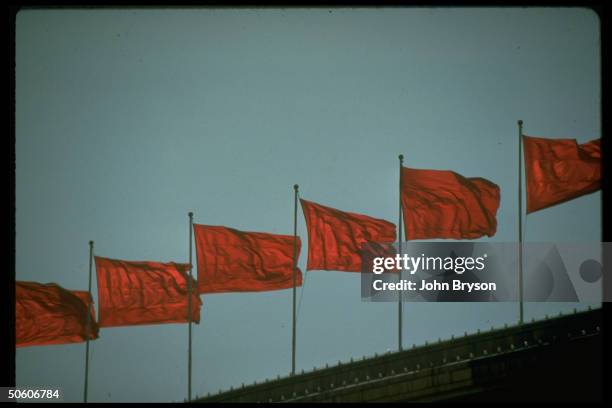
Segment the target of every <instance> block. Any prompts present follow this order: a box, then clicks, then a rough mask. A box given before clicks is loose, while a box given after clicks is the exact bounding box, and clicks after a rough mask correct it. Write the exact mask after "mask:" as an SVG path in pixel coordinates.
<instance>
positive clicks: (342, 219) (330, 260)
mask: <svg viewBox="0 0 612 408" xmlns="http://www.w3.org/2000/svg"><path fill="white" fill-rule="evenodd" d="M300 203H301V204H302V210H303V211H304V217H305V218H306V226H307V228H308V266H307V269H308V270H312V269H320V270H335V271H350V272H360V271H361V255H362V254H361V253H360V251H361V249H362V245H363V244H364V243H366V242H375V243H391V242H395V238H396V233H395V225H393V224H392V223H390V222H388V221H385V220H381V219H378V218H372V217H369V216H367V215H362V214H355V213H350V212H344V211H340V210H337V209H335V208H331V207H325V206H323V205H321V204H317V203H313V202H311V201H306V200H302V199H300Z"/></svg>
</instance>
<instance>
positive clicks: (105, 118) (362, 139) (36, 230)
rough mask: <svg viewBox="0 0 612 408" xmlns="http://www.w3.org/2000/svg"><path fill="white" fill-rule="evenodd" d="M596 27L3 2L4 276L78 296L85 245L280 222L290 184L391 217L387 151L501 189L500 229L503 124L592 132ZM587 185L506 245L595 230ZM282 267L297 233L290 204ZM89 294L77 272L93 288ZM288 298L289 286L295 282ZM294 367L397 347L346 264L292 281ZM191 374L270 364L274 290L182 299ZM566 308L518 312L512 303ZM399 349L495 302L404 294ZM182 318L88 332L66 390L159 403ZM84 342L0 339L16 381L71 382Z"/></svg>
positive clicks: (551, 18) (148, 242)
mask: <svg viewBox="0 0 612 408" xmlns="http://www.w3.org/2000/svg"><path fill="white" fill-rule="evenodd" d="M599 47H600V43H599V21H598V18H597V16H596V14H595V13H593V12H592V11H589V10H587V9H580V8H573V9H569V8H565V9H564V8H546V9H544V8H516V9H513V8H500V9H495V8H486V9H484V8H483V9H477V8H461V9H444V8H438V9H427V8H415V9H399V8H392V9H384V8H383V9H374V8H372V9H331V10H328V9H311V10H307V9H285V10H274V9H236V10H231V9H220V10H214V9H184V10H167V9H166V10H154V9H142V10H138V9H134V10H130V9H121V10H110V9H105V10H95V9H84V10H66V9H56V10H25V11H22V12H20V13H19V14H18V15H17V25H16V122H15V124H16V194H17V195H16V233H17V236H16V279H17V280H32V281H38V282H43V283H47V282H55V283H58V284H60V285H62V286H63V287H65V288H68V289H85V290H86V289H87V280H88V278H87V268H88V256H89V254H88V241H89V240H94V241H95V253H96V254H97V255H100V256H105V257H110V258H119V259H125V260H155V261H176V262H186V261H187V260H188V217H187V213H188V211H194V213H195V216H194V221H195V222H196V223H202V224H212V225H225V226H228V227H233V228H237V229H242V230H247V231H264V232H271V233H279V234H291V233H292V232H293V184H295V183H298V184H299V185H300V192H301V195H302V197H303V198H305V199H307V200H312V201H316V202H319V203H321V204H323V205H328V206H331V207H335V208H339V209H342V210H345V211H352V212H359V213H364V214H368V215H371V216H374V217H378V218H384V219H387V220H389V221H391V222H394V223H396V222H397V211H398V209H397V206H398V192H397V185H398V161H397V155H398V154H399V153H403V154H404V156H405V165H406V166H409V167H417V168H434V169H450V170H454V171H457V172H459V173H461V174H462V175H464V176H467V177H474V176H479V177H486V178H487V179H489V180H491V181H493V182H495V183H497V184H498V185H499V186H500V187H501V205H500V208H499V211H498V213H497V219H498V230H497V234H496V235H495V236H494V237H492V238H486V239H485V240H487V241H491V242H496V241H497V242H507V241H516V240H517V198H516V197H517V161H518V156H517V125H516V121H517V120H518V119H523V120H524V121H525V128H524V131H525V133H526V134H528V135H532V136H543V137H558V138H561V137H570V138H577V139H578V141H579V142H585V141H587V140H591V139H594V138H597V137H600V136H601V135H600V132H601V129H600V119H601V118H600V102H601V99H600V56H599ZM600 200H601V196H600V193H599V192H598V193H595V194H591V195H588V196H585V197H581V198H579V199H576V200H573V201H570V202H567V203H564V204H562V205H559V206H556V207H553V208H550V209H546V210H543V211H539V212H536V213H533V214H531V215H529V217H528V218H527V222H526V227H525V234H526V238H525V239H526V241H569V242H572V241H575V242H584V241H593V242H595V241H599V240H600V234H601V218H600V211H601V204H600ZM298 234H299V235H300V236H301V238H302V243H303V245H302V252H301V254H300V262H299V265H300V267H301V268H302V270H305V266H306V258H307V249H308V248H307V236H306V229H305V223H304V219H303V217H302V214H301V212H300V213H299V215H298ZM93 295H94V300H96V302H97V287H96V285H95V275H94V286H93ZM301 296H303V297H301ZM300 297H301V307H300V309H299V314H298V325H297V333H298V339H297V369H298V371H300V370H302V369H305V370H311V369H312V368H313V366H323V365H325V363H330V364H331V363H336V362H337V361H338V360H343V361H344V360H348V359H350V358H351V357H359V358H360V357H361V356H362V355H373V354H374V353H375V352H377V353H381V352H385V351H386V350H389V349H390V350H395V349H396V347H397V305H396V304H383V303H367V302H362V301H361V298H360V279H359V275H358V274H352V273H342V272H325V271H312V272H308V273H307V274H306V275H305V285H304V286H303V287H302V288H301V289H299V290H298V300H299V299H300ZM202 301H203V306H202V320H201V323H200V324H199V325H195V326H194V333H193V390H194V394H199V395H205V394H206V393H207V392H211V393H213V392H217V391H218V390H219V389H220V388H223V389H227V388H229V387H230V386H234V387H235V386H240V384H241V383H242V382H244V383H251V382H253V381H261V380H263V379H265V378H266V377H268V378H272V377H276V376H277V375H279V374H280V375H283V376H284V375H286V374H287V373H288V372H289V371H290V368H291V290H282V291H276V292H262V293H236V294H214V295H206V296H202ZM574 307H584V305H576V304H539V305H526V317H527V318H528V319H531V318H532V317H536V318H537V317H542V316H544V314H546V313H558V312H559V311H560V310H565V311H567V310H571V309H572V308H574ZM404 316H405V320H404V333H403V335H404V346H405V347H410V346H411V345H412V344H413V343H416V344H422V343H424V342H425V341H426V340H430V341H431V340H437V339H438V338H439V337H441V338H448V337H450V336H451V334H454V335H460V334H463V332H464V331H468V332H472V331H476V330H477V329H478V328H481V329H484V328H489V327H490V326H492V325H494V326H496V327H497V326H503V324H504V323H508V324H512V323H514V322H516V320H517V316H518V306H517V305H516V304H515V303H501V304H493V303H490V304H482V303H479V304H450V303H446V304H444V303H441V304H430V303H407V304H405V306H404ZM186 347H187V326H186V325H184V324H168V325H152V326H140V327H119V328H104V329H102V330H101V331H100V338H99V339H98V340H96V341H93V342H91V349H90V351H91V355H90V358H91V360H90V378H89V384H90V387H89V400H90V401H182V400H183V399H184V398H185V397H186V394H187V385H186V381H187V380H186V379H187V369H186V367H187V364H186V363H187V349H186ZM84 355H85V345H84V344H83V343H81V344H73V345H56V346H45V347H29V348H22V349H19V350H17V355H16V367H17V373H16V374H17V385H18V386H34V385H36V386H42V385H45V386H60V387H63V389H64V393H65V400H67V401H80V400H82V393H83V374H84Z"/></svg>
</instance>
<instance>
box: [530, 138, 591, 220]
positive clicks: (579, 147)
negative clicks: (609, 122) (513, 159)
mask: <svg viewBox="0 0 612 408" xmlns="http://www.w3.org/2000/svg"><path fill="white" fill-rule="evenodd" d="M523 146H524V149H525V184H526V190H527V213H531V212H534V211H538V210H541V209H544V208H547V207H551V206H553V205H556V204H559V203H562V202H565V201H568V200H572V199H574V198H577V197H580V196H582V195H585V194H589V193H592V192H594V191H597V190H599V189H600V188H601V139H596V140H591V141H590V142H587V143H584V144H578V143H577V142H576V140H575V139H545V138H541V137H532V136H525V135H523Z"/></svg>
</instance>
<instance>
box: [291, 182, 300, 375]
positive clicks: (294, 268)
mask: <svg viewBox="0 0 612 408" xmlns="http://www.w3.org/2000/svg"><path fill="white" fill-rule="evenodd" d="M299 188H300V187H299V186H298V185H297V184H294V185H293V190H294V194H293V332H292V336H291V375H295V285H296V275H297V270H296V269H297V200H298V189H299Z"/></svg>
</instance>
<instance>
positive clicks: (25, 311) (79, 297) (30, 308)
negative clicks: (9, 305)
mask: <svg viewBox="0 0 612 408" xmlns="http://www.w3.org/2000/svg"><path fill="white" fill-rule="evenodd" d="M88 306H89V307H88ZM88 309H89V330H88V321H87V313H88ZM98 332H99V329H98V324H97V322H96V319H95V311H94V307H93V300H92V298H91V296H90V295H89V292H86V291H70V290H67V289H64V288H62V287H61V286H59V285H57V284H55V283H47V284H42V283H37V282H20V281H17V282H15V335H16V342H15V343H16V346H17V347H25V346H44V345H50V344H66V343H79V342H83V341H86V340H87V338H88V337H89V339H90V340H93V339H97V338H98ZM88 333H89V336H88Z"/></svg>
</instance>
